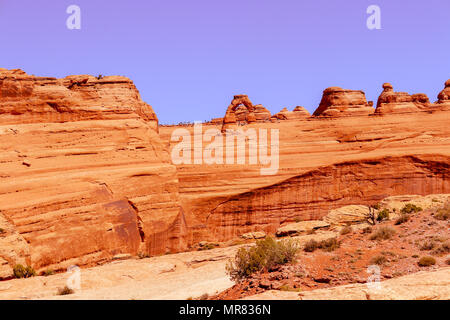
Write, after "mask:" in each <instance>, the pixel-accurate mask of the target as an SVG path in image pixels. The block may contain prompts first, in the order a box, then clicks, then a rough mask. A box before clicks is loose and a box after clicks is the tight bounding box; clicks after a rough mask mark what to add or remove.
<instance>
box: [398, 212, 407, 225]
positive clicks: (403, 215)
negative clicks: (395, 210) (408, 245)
mask: <svg viewBox="0 0 450 320" xmlns="http://www.w3.org/2000/svg"><path fill="white" fill-rule="evenodd" d="M408 220H409V216H408V215H407V214H406V213H404V214H402V215H401V216H400V217H399V218H398V219H397V220H395V225H399V224H403V223H405V222H408Z"/></svg>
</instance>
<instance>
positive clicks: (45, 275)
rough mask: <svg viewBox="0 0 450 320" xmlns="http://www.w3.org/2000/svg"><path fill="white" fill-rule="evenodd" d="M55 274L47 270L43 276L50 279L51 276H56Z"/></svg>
mask: <svg viewBox="0 0 450 320" xmlns="http://www.w3.org/2000/svg"><path fill="white" fill-rule="evenodd" d="M54 274H55V271H53V270H50V269H47V270H45V271H44V272H42V275H43V276H44V277H48V276H51V275H54Z"/></svg>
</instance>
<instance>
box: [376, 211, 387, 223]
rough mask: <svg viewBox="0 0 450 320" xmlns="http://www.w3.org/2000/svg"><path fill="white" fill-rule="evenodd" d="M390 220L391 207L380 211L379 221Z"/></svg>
mask: <svg viewBox="0 0 450 320" xmlns="http://www.w3.org/2000/svg"><path fill="white" fill-rule="evenodd" d="M383 220H389V209H383V210H381V211H380V212H378V215H377V221H383Z"/></svg>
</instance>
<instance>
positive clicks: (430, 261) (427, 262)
mask: <svg viewBox="0 0 450 320" xmlns="http://www.w3.org/2000/svg"><path fill="white" fill-rule="evenodd" d="M417 264H418V265H419V266H420V267H429V266H432V265H435V264H436V259H435V258H433V257H430V256H425V257H422V258H420V260H419V262H418V263H417Z"/></svg>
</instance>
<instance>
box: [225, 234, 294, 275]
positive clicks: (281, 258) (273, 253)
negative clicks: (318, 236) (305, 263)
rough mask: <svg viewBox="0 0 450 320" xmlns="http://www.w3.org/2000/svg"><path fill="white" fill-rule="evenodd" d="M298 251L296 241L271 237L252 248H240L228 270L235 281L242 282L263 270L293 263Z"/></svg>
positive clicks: (258, 242) (228, 265)
mask: <svg viewBox="0 0 450 320" xmlns="http://www.w3.org/2000/svg"><path fill="white" fill-rule="evenodd" d="M297 251H298V244H297V242H296V241H294V240H282V241H275V240H274V239H272V238H271V237H266V238H265V239H264V240H259V241H257V242H256V245H255V246H252V247H250V248H240V249H239V250H238V252H237V253H236V255H235V257H234V259H233V260H232V261H229V262H228V264H227V266H226V270H227V274H228V275H229V276H230V278H231V280H233V281H241V280H242V279H245V278H248V277H249V276H250V275H251V274H253V273H255V272H259V271H261V270H263V269H267V270H271V269H272V268H273V267H275V266H277V265H283V264H286V263H289V262H292V261H293V260H294V259H295V256H296V254H297Z"/></svg>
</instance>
